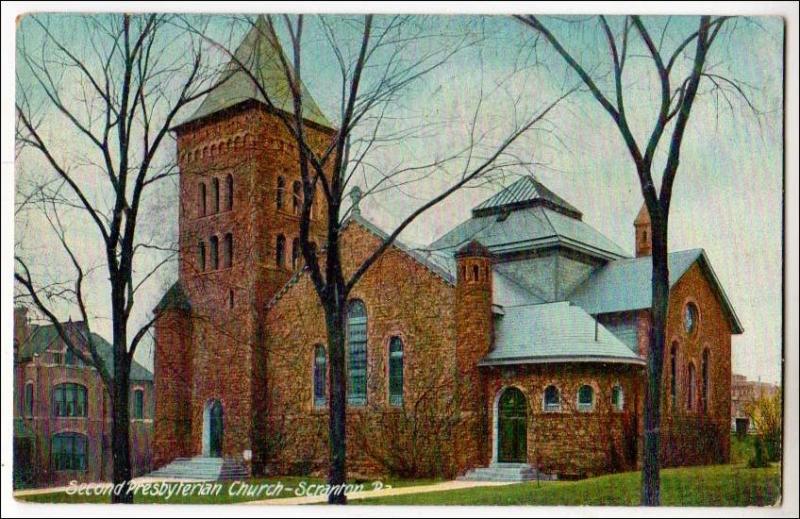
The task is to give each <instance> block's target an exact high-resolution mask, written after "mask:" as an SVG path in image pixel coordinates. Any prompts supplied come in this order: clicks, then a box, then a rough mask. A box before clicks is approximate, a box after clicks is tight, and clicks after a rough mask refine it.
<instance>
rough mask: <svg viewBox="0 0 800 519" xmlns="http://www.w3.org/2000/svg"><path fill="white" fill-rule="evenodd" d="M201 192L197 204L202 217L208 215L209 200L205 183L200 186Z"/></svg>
mask: <svg viewBox="0 0 800 519" xmlns="http://www.w3.org/2000/svg"><path fill="white" fill-rule="evenodd" d="M199 188H200V189H199V192H198V195H197V196H198V200H197V204H198V207H199V208H200V216H205V215H206V214H207V213H208V199H207V198H206V185H205V184H204V183H202V182H201V183H200V185H199Z"/></svg>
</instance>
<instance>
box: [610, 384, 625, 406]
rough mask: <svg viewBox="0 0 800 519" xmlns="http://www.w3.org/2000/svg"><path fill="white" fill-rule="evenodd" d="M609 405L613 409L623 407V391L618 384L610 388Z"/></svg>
mask: <svg viewBox="0 0 800 519" xmlns="http://www.w3.org/2000/svg"><path fill="white" fill-rule="evenodd" d="M611 407H613V408H614V411H622V410H623V409H625V393H624V392H623V391H622V386H620V385H619V384H617V385H616V386H614V387H612V388H611Z"/></svg>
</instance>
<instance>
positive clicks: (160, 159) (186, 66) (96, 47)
mask: <svg viewBox="0 0 800 519" xmlns="http://www.w3.org/2000/svg"><path fill="white" fill-rule="evenodd" d="M56 19H58V21H59V22H62V23H53V22H54V21H56ZM177 19H178V17H177V16H174V15H156V14H148V15H127V14H109V15H79V16H74V17H72V18H71V19H69V18H66V17H63V16H53V15H29V16H27V17H26V18H25V19H24V20H23V24H24V26H23V30H21V31H20V32H19V39H18V44H17V56H18V72H17V100H16V120H17V128H16V137H17V146H18V148H17V149H18V158H19V157H20V156H22V154H24V153H26V150H27V149H30V150H32V151H31V153H32V155H31V157H35V156H38V159H41V160H42V161H43V163H44V164H45V167H46V168H47V170H48V178H47V179H46V181H43V182H42V183H41V184H38V185H35V186H33V187H32V188H31V189H30V190H29V192H28V193H27V194H26V193H22V195H23V196H21V197H19V198H20V200H21V201H22V203H20V204H19V205H18V207H17V211H18V212H17V214H18V216H19V215H20V214H21V213H20V211H28V210H34V211H37V210H38V211H39V212H40V214H42V215H44V218H45V219H46V221H47V222H48V223H49V224H50V228H51V230H52V231H53V234H54V236H55V239H56V241H57V248H60V249H61V250H62V251H63V252H64V253H65V255H66V257H67V258H68V266H67V267H66V269H63V270H62V271H60V272H58V273H56V274H54V275H53V276H49V275H46V274H44V271H46V270H47V267H48V263H49V262H51V261H52V260H53V258H55V250H52V249H51V250H50V251H48V254H47V255H46V256H45V257H41V256H37V255H28V257H26V255H25V253H24V251H23V250H22V249H20V248H18V250H17V254H16V256H15V260H16V268H15V273H14V278H15V280H16V282H17V283H18V285H17V286H18V293H19V296H20V297H21V298H23V299H27V300H28V303H29V304H31V305H32V306H33V307H34V308H35V309H36V310H38V312H39V313H41V314H42V315H43V316H44V317H45V318H46V320H47V321H49V322H50V323H51V324H52V325H53V326H54V327H55V329H56V330H57V331H58V334H59V336H60V337H61V339H62V340H63V341H64V343H65V344H66V346H67V348H69V350H71V351H72V352H73V353H74V354H75V355H76V356H77V357H78V358H80V359H81V360H82V361H83V362H84V363H86V364H87V365H88V366H91V367H93V368H95V369H96V370H97V371H98V373H99V374H100V376H101V378H102V381H103V383H104V384H105V387H106V389H107V391H108V393H109V395H110V398H111V403H112V405H111V408H112V415H113V416H112V440H111V443H112V452H113V482H114V484H115V487H116V486H117V485H120V486H119V488H120V489H122V491H121V492H119V493H114V494H113V495H112V502H115V503H121V502H132V500H133V494H132V493H130V492H128V484H129V481H130V478H131V460H130V445H129V425H130V420H129V407H128V406H129V389H130V388H129V381H130V368H131V363H132V361H133V357H134V354H135V353H136V351H137V347H138V346H139V345H140V344H141V342H142V339H143V338H145V336H146V335H147V333H148V331H149V330H150V328H151V326H152V324H153V320H154V319H155V317H153V318H152V319H149V320H146V322H144V324H143V325H141V326H139V327H138V328H137V329H136V330H135V331H133V332H132V330H131V329H130V328H131V325H132V324H133V323H132V312H134V308H135V306H134V304H135V302H136V300H137V296H138V295H139V294H140V290H141V289H142V287H143V286H145V285H146V284H147V283H148V282H153V280H154V279H156V276H157V273H158V272H159V271H160V269H162V268H163V267H164V265H166V264H168V263H169V262H170V261H172V260H173V259H174V256H175V251H174V247H173V246H171V245H161V244H159V243H157V241H154V240H153V239H152V236H148V234H149V233H143V232H142V228H143V224H144V223H146V222H145V221H143V220H145V219H144V218H143V216H144V215H146V214H147V211H148V210H151V209H152V207H153V206H152V204H150V202H151V201H154V200H156V199H157V198H158V196H159V195H158V194H159V189H158V187H159V186H160V185H161V184H162V183H163V181H164V180H165V179H168V178H170V177H172V176H173V175H175V174H176V173H177V167H176V162H175V160H174V156H173V155H174V153H170V150H171V149H172V146H171V145H172V136H171V133H170V129H171V128H172V126H173V125H174V124H175V122H176V120H177V118H178V117H179V114H181V113H182V109H183V108H184V107H185V106H186V105H187V104H189V103H191V102H192V101H194V100H196V99H198V98H200V97H201V96H203V95H205V94H206V93H208V92H209V91H210V90H211V89H212V88H215V87H216V86H218V84H219V82H216V83H215V84H212V82H211V81H210V80H211V78H212V77H213V75H211V74H210V70H211V69H210V66H209V63H208V55H207V54H208V53H207V52H206V45H205V43H204V42H203V40H202V39H201V38H197V37H193V36H192V35H191V34H189V33H187V32H186V31H184V30H182V29H180V28H178V27H177V25H176V23H175V22H176V20H177ZM65 21H67V22H68V23H63V22H65ZM65 27H70V28H73V29H78V31H77V32H72V33H71V34H69V33H67V31H65V30H64V29H65ZM223 81H224V78H223ZM67 143H69V144H67ZM31 201H33V202H34V203H31ZM65 215H66V216H65ZM82 217H88V218H86V219H87V220H88V222H89V223H88V224H87V227H88V228H89V232H90V233H93V234H94V236H96V237H97V239H99V240H100V241H101V243H102V247H103V249H102V250H103V254H102V256H101V258H98V257H97V256H98V255H96V254H95V255H92V254H91V253H89V254H85V252H86V251H85V247H86V246H87V242H86V240H85V239H82V237H81V235H80V234H81V233H80V232H73V233H70V230H71V228H74V227H75V226H77V225H78V222H79V221H80V219H81V218H82ZM66 218H70V221H69V225H66V224H65V223H64V220H65V219H66ZM143 234H144V235H145V237H144V239H143V238H142V235H143ZM56 250H58V249H56ZM87 256H89V257H90V258H91V259H89V260H86V259H85V258H86V257H87ZM101 271H104V272H106V273H107V279H108V284H109V285H108V288H109V292H108V294H107V295H108V298H109V301H110V306H109V307H105V306H101V305H97V306H98V307H96V308H94V309H90V308H89V305H90V300H89V297H87V296H91V295H92V294H87V293H86V291H85V287H86V284H87V279H88V278H89V277H90V276H92V275H93V274H94V273H96V272H101ZM59 303H62V304H63V303H66V304H68V305H69V306H70V307H75V306H76V307H77V308H78V309H79V312H80V315H81V318H82V319H83V321H84V322H85V323H86V326H87V330H88V329H89V326H90V322H91V319H92V318H94V317H95V316H100V317H103V318H109V319H110V321H111V326H112V345H113V355H112V361H111V363H110V365H107V364H106V363H105V362H104V361H103V359H102V358H101V356H100V355H99V353H98V351H97V350H96V348H95V347H94V346H93V344H92V343H91V341H89V342H88V343H87V344H86V346H85V347H83V346H82V345H81V344H79V343H78V341H75V340H74V337H72V336H71V334H70V333H69V332H68V330H66V329H65V326H63V325H62V321H61V320H60V319H59V318H58V315H57V314H58V313H59V308H63V306H62V307H59ZM137 308H138V307H137Z"/></svg>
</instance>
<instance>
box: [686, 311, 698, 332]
mask: <svg viewBox="0 0 800 519" xmlns="http://www.w3.org/2000/svg"><path fill="white" fill-rule="evenodd" d="M697 318H698V312H697V305H695V304H694V303H687V304H686V306H685V307H684V309H683V329H684V330H686V333H688V334H690V335H691V334H693V333H694V331H695V330H696V329H697Z"/></svg>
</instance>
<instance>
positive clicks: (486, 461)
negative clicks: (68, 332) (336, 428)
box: [153, 20, 742, 478]
mask: <svg viewBox="0 0 800 519" xmlns="http://www.w3.org/2000/svg"><path fill="white" fill-rule="evenodd" d="M236 52H237V57H238V58H239V59H240V61H242V62H247V63H251V64H252V67H254V70H256V71H257V73H258V74H257V75H258V76H259V77H260V78H262V81H263V82H264V83H263V84H264V87H265V89H266V91H267V92H269V93H270V94H271V100H272V105H273V107H272V108H269V107H268V106H267V104H266V103H264V100H263V99H262V98H260V94H259V93H258V92H257V90H256V89H255V88H254V87H253V85H252V83H250V80H249V78H248V77H246V76H245V75H244V74H243V73H241V72H235V71H234V72H233V74H232V76H231V77H230V79H229V80H228V81H226V82H225V83H224V84H223V86H221V87H220V88H218V89H217V90H215V91H213V92H212V93H211V94H209V95H208V96H207V98H206V99H205V100H204V101H203V102H202V104H201V105H200V106H199V108H198V109H197V110H196V112H195V113H194V114H193V115H192V116H191V117H190V118H189V119H188V120H186V121H185V122H183V123H182V124H180V125H179V126H178V127H176V128H175V134H176V136H177V153H178V160H179V166H180V200H181V204H180V215H179V218H180V267H179V279H178V281H177V282H176V283H175V284H174V285H173V286H172V287H171V288H170V289H169V290H168V291H167V292H166V293H165V294H164V297H163V298H162V300H161V302H160V303H159V304H158V306H157V307H156V309H155V311H156V312H157V313H158V314H159V315H160V317H159V320H158V321H157V324H156V349H155V382H154V383H155V394H156V411H155V432H154V445H153V449H154V453H153V456H154V459H153V462H154V465H155V466H156V467H164V468H165V469H166V473H169V470H168V467H170V466H175V464H176V463H178V464H179V463H184V467H190V466H191V465H187V463H190V462H191V460H192V459H194V460H200V461H203V460H205V461H206V462H208V461H211V460H218V465H219V466H220V467H222V469H221V470H222V471H223V472H220V474H222V475H224V470H225V468H224V467H225V466H226V465H225V464H229V465H232V466H236V467H238V469H236V470H243V471H244V472H246V473H252V474H261V473H295V474H308V473H314V472H322V471H324V470H325V467H326V463H327V459H328V451H327V448H328V444H327V441H328V440H327V438H328V436H327V421H328V407H327V405H328V390H327V384H326V373H327V366H328V352H327V348H326V341H325V338H326V334H325V326H324V319H323V314H322V310H321V308H320V306H319V304H318V303H317V299H316V294H315V292H314V288H313V286H312V283H311V281H310V279H309V278H308V275H307V273H306V271H305V270H304V268H303V264H302V256H301V254H300V252H299V244H298V236H299V227H298V222H299V216H298V213H299V206H300V197H301V196H302V194H301V193H302V191H301V189H300V183H299V179H300V177H299V170H298V167H297V159H296V157H297V150H296V149H295V147H294V143H293V140H292V138H291V137H290V135H289V134H288V132H287V131H286V129H285V128H284V127H283V126H282V124H281V122H280V120H279V119H278V117H277V116H276V115H275V111H274V110H286V111H289V110H291V103H290V96H289V93H288V86H287V84H286V81H285V80H284V79H283V77H282V74H281V72H280V68H279V65H278V64H277V56H278V55H279V53H280V52H282V50H281V48H280V44H279V43H278V41H277V38H275V37H274V35H270V33H269V32H268V29H266V24H265V23H263V20H261V21H259V23H258V24H257V25H256V27H255V28H254V29H253V30H252V31H251V32H250V33H249V34H247V35H246V36H245V38H244V40H243V41H242V43H241V45H240V47H239V48H238V50H237V51H236ZM233 66H234V65H231V67H233ZM232 70H233V69H232ZM305 94H306V101H305V102H306V110H305V113H306V114H307V121H306V123H307V128H308V133H309V135H310V139H311V140H312V142H313V144H314V146H318V147H320V148H322V147H324V146H326V143H327V142H329V139H330V138H331V135H332V134H333V132H334V131H335V130H334V128H333V126H332V124H331V123H330V122H329V121H328V120H327V119H326V117H325V116H324V114H323V113H322V111H321V110H320V109H319V108H318V106H317V105H316V104H315V103H314V102H313V100H312V98H311V96H310V95H308V93H307V92H306V93H305ZM322 199H323V198H322V196H318V197H317V199H316V200H322ZM631 216H632V215H631ZM325 224H326V222H325V211H322V210H319V208H316V209H315V210H313V211H312V222H311V234H312V236H313V237H314V238H315V240H316V241H317V243H324V240H323V236H324V229H325ZM342 226H343V227H344V231H343V236H342V243H341V250H342V259H343V262H344V264H345V271H346V272H348V271H352V269H353V268H354V266H355V265H356V264H357V263H358V262H359V261H360V260H361V259H363V258H364V257H366V256H367V255H368V254H369V253H370V252H371V251H372V250H374V248H375V247H376V246H377V245H378V244H379V243H380V240H381V239H382V238H383V237H384V236H385V233H384V231H383V230H381V229H380V228H378V227H377V226H376V225H374V224H373V223H372V222H370V221H369V220H368V219H367V218H366V217H364V216H363V215H362V214H361V213H360V211H359V210H358V207H356V208H355V210H354V211H353V212H352V215H351V216H350V217H349V218H348V219H347V220H346V221H344V222H342ZM633 231H634V232H635V244H636V245H635V247H636V250H635V251H634V252H635V257H630V255H629V254H628V252H627V251H625V250H623V249H622V248H620V247H619V246H617V245H616V244H615V243H614V242H613V241H612V240H611V239H609V238H608V237H606V236H604V235H603V234H602V233H601V232H599V231H598V230H596V229H595V228H593V227H592V226H591V225H589V223H587V222H585V221H584V219H583V215H582V213H581V211H580V209H578V208H576V207H574V206H573V205H571V204H570V203H569V202H567V201H566V200H565V199H564V198H562V197H561V196H559V195H557V194H555V193H554V192H552V191H550V190H549V189H548V188H547V187H545V186H544V185H543V184H542V183H541V182H539V181H538V180H537V179H536V178H535V177H534V176H532V175H530V174H525V175H521V176H518V177H516V180H515V181H513V182H509V183H508V185H507V186H506V187H505V188H503V189H501V190H499V191H498V192H497V193H496V194H494V195H493V196H491V197H489V198H488V199H487V200H485V201H484V202H482V203H480V204H479V205H477V206H476V207H474V208H473V209H472V214H471V217H470V218H469V219H467V220H466V221H464V222H462V223H461V224H459V225H458V226H456V227H455V228H453V229H452V230H450V231H449V232H447V233H445V234H444V235H443V236H442V237H440V238H439V239H437V240H436V241H435V242H433V243H431V244H429V245H428V246H427V247H422V248H419V247H416V248H412V247H410V246H408V245H405V244H403V243H399V242H398V243H396V244H395V245H394V246H393V247H391V248H390V249H389V250H387V252H386V253H385V254H384V256H383V257H382V258H381V259H380V261H378V262H377V263H376V264H375V265H374V266H373V267H372V268H371V269H370V270H369V271H368V272H367V274H366V275H365V276H364V277H363V278H362V280H361V281H360V282H359V283H358V285H357V286H356V287H355V288H354V290H353V292H352V294H351V301H350V306H349V311H348V317H347V330H346V335H347V346H346V365H347V402H348V424H347V427H348V444H347V452H348V468H349V469H350V470H351V471H352V472H353V473H357V474H364V475H367V474H374V475H377V474H390V473H391V474H399V475H407V476H412V475H417V476H421V475H443V476H449V477H454V476H465V475H466V477H482V476H481V473H480V470H481V468H484V467H492V468H493V469H497V470H502V469H503V468H504V467H505V468H506V469H508V470H512V471H517V473H518V474H521V475H523V476H524V475H525V474H532V473H534V472H535V471H539V472H540V473H542V474H547V475H557V476H558V477H562V478H567V477H584V476H589V475H594V474H599V473H605V472H614V471H620V470H631V469H635V468H636V467H637V465H639V464H640V463H641V443H642V440H641V436H642V409H643V401H644V392H643V391H644V387H645V377H646V358H647V354H648V353H647V349H648V346H647V344H648V333H649V326H650V318H649V310H648V308H649V305H650V298H651V293H650V259H649V257H648V255H649V253H650V235H649V221H648V218H647V213H646V211H642V212H640V214H639V215H638V217H636V219H635V221H634V222H633ZM669 269H670V284H671V293H670V302H669V323H668V338H669V343H668V346H667V348H668V351H666V352H665V358H664V362H665V365H664V382H663V392H662V393H663V401H662V412H663V422H664V425H663V429H662V458H663V462H664V464H665V465H682V464H702V463H723V462H726V461H727V460H728V459H729V449H730V445H729V427H730V409H731V403H730V381H731V335H732V334H739V333H741V332H742V327H741V324H740V322H739V320H738V319H737V317H736V314H735V313H734V310H733V308H732V306H731V304H730V302H729V301H728V299H727V297H726V296H725V293H724V291H723V288H722V286H721V285H720V282H719V280H718V279H717V277H716V275H715V274H714V270H713V269H712V266H711V263H710V261H709V259H708V257H707V255H706V254H705V252H704V251H703V250H702V249H693V250H686V251H680V252H673V253H671V254H670V256H669ZM198 466H207V465H198ZM165 469H162V470H165ZM231 470H233V469H231ZM495 474H496V470H495Z"/></svg>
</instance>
